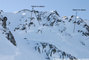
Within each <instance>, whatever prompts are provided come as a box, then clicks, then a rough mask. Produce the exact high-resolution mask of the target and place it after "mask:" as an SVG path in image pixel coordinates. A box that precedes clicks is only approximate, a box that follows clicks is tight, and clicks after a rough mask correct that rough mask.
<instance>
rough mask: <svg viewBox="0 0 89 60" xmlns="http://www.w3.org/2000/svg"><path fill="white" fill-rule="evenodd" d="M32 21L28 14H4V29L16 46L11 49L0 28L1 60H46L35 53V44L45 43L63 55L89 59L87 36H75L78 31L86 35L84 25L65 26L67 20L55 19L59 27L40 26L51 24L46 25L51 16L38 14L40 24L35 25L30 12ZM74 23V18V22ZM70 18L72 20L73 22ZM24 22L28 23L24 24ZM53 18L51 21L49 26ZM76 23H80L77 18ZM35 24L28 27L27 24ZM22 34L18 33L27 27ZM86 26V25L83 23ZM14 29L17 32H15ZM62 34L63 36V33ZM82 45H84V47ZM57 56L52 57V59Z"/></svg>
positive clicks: (10, 44)
mask: <svg viewBox="0 0 89 60" xmlns="http://www.w3.org/2000/svg"><path fill="white" fill-rule="evenodd" d="M32 13H33V14H32V17H34V19H33V20H31V19H30V18H32V17H31V11H30V10H21V11H19V12H17V13H7V12H3V13H2V15H3V16H6V17H7V18H8V20H7V28H8V29H9V30H10V31H11V32H12V34H13V36H14V38H15V40H16V44H17V46H14V45H13V44H12V43H11V42H10V41H9V40H8V39H6V37H5V36H4V34H3V32H2V31H3V28H2V26H1V24H0V60H46V59H45V55H44V54H39V53H38V52H37V51H35V50H34V46H35V43H36V42H45V43H49V44H53V45H55V46H56V47H57V48H58V49H60V50H62V51H65V52H66V53H68V54H71V55H72V56H75V57H76V58H80V59H82V58H83V59H84V58H89V36H84V35H82V33H78V32H77V30H83V31H86V29H85V28H83V25H84V23H86V22H89V21H85V22H84V23H82V24H80V25H77V24H76V25H75V26H76V27H75V31H74V32H73V29H74V24H73V23H72V22H68V21H67V20H68V19H62V18H61V17H59V16H57V15H56V14H54V16H56V18H57V19H60V20H63V21H64V22H65V23H63V22H59V23H58V25H57V24H56V23H55V24H54V25H53V26H43V25H42V24H45V23H47V24H48V25H49V23H50V21H47V19H46V17H47V16H49V14H50V13H53V11H52V12H44V13H43V12H40V13H42V14H43V15H42V16H41V17H42V18H41V21H37V17H36V16H35V13H34V12H32ZM74 19H75V18H74ZM74 19H73V18H72V20H74ZM26 20H27V21H26ZM52 20H53V18H51V22H52ZM77 20H80V19H79V18H78V19H77ZM31 21H32V22H33V23H34V24H35V25H34V24H33V25H31V26H30V27H28V26H27V25H28V24H29V23H30V22H31ZM9 23H10V24H9ZM26 23H27V25H26V26H25V27H26V29H25V30H21V28H22V27H23V26H22V25H23V24H26ZM86 24H88V25H89V23H86ZM16 27H19V28H20V29H18V30H16V31H14V29H15V28H16ZM62 31H63V32H62ZM82 43H84V44H85V45H83V44H82ZM57 57H58V56H56V55H55V57H54V58H57ZM52 60H53V59H52Z"/></svg>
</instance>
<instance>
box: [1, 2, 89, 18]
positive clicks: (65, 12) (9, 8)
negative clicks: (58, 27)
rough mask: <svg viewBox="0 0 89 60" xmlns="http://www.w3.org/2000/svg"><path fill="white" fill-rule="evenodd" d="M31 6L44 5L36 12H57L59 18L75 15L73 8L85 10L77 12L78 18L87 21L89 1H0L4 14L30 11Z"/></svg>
mask: <svg viewBox="0 0 89 60" xmlns="http://www.w3.org/2000/svg"><path fill="white" fill-rule="evenodd" d="M31 5H44V6H45V8H37V9H38V10H46V11H51V10H57V11H58V13H59V14H60V16H71V15H73V14H75V12H73V11H72V9H74V8H79V9H81V8H82V9H86V11H85V12H78V16H80V17H82V18H84V19H89V0H0V9H1V10H4V11H5V12H14V11H19V10H21V9H31Z"/></svg>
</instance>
